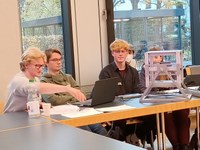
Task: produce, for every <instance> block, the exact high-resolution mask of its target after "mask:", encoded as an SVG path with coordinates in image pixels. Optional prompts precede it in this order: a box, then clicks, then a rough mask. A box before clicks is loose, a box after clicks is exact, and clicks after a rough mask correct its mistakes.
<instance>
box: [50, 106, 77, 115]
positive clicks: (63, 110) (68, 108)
mask: <svg viewBox="0 0 200 150" xmlns="http://www.w3.org/2000/svg"><path fill="white" fill-rule="evenodd" d="M79 110H80V108H79V107H78V106H75V105H59V106H54V107H52V108H51V112H50V114H51V115H53V114H64V113H66V112H77V111H79Z"/></svg>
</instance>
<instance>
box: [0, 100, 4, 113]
mask: <svg viewBox="0 0 200 150" xmlns="http://www.w3.org/2000/svg"><path fill="white" fill-rule="evenodd" d="M3 109H4V101H3V100H0V114H3Z"/></svg>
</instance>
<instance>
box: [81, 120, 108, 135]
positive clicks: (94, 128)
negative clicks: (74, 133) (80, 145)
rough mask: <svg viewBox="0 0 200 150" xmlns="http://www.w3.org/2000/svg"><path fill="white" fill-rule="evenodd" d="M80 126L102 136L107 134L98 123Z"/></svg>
mask: <svg viewBox="0 0 200 150" xmlns="http://www.w3.org/2000/svg"><path fill="white" fill-rule="evenodd" d="M80 128H81V129H83V130H87V131H90V132H93V133H97V134H100V135H104V136H106V135H107V130H106V129H105V128H104V127H103V126H102V125H101V124H100V123H98V124H92V125H88V126H81V127H80Z"/></svg>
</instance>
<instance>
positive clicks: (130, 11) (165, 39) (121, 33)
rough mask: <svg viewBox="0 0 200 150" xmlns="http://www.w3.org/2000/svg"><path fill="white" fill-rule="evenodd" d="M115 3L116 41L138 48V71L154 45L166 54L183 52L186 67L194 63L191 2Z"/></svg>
mask: <svg viewBox="0 0 200 150" xmlns="http://www.w3.org/2000/svg"><path fill="white" fill-rule="evenodd" d="M112 3H113V4H112V7H113V19H114V37H115V38H120V39H124V40H126V41H128V42H129V43H131V44H133V45H134V46H135V59H136V61H137V69H141V65H142V64H143V63H144V56H143V51H144V52H145V51H148V50H149V48H150V47H152V46H155V45H159V46H160V47H161V48H162V49H163V50H172V49H173V50H175V49H180V50H183V53H184V65H189V64H191V63H192V57H191V56H192V54H191V25H190V2H189V1H188V0H171V1H160V0H148V1H147V0H140V1H139V0H112ZM107 4H108V3H107Z"/></svg>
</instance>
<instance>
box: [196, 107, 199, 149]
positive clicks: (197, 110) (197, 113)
mask: <svg viewBox="0 0 200 150" xmlns="http://www.w3.org/2000/svg"><path fill="white" fill-rule="evenodd" d="M196 126H197V140H198V143H197V144H198V148H200V141H199V140H200V138H199V133H200V131H199V107H196Z"/></svg>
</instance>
